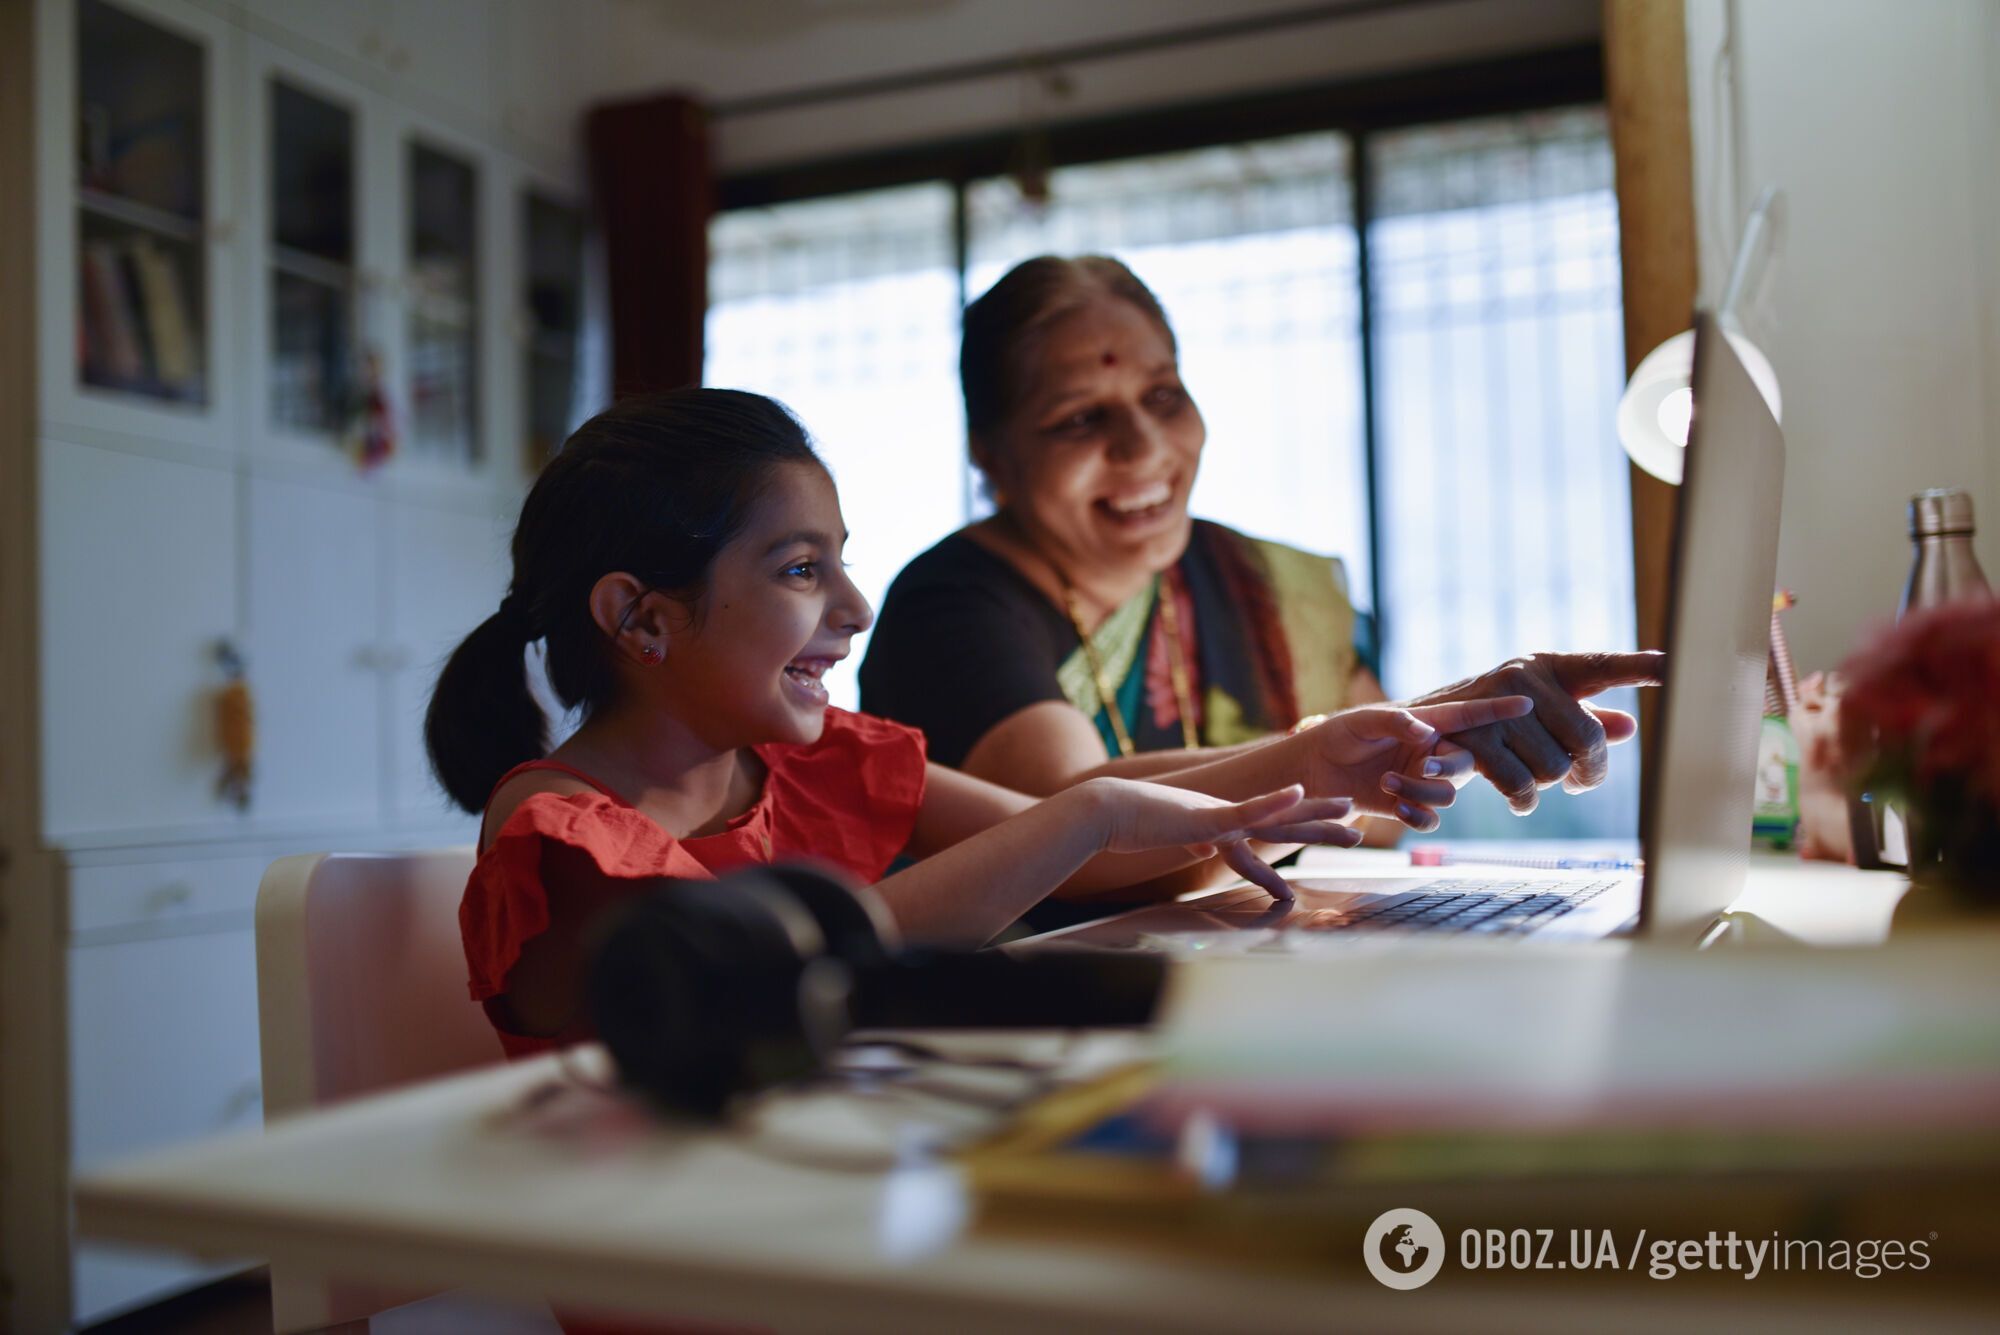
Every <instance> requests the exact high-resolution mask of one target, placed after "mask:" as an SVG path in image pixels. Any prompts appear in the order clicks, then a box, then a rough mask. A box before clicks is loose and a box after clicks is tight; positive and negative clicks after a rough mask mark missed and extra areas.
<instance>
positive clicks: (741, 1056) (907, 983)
mask: <svg viewBox="0 0 2000 1335" xmlns="http://www.w3.org/2000/svg"><path fill="white" fill-rule="evenodd" d="M895 940H896V934H895V928H894V924H893V922H892V921H891V919H890V917H889V914H888V910H887V909H886V908H885V907H884V906H883V904H882V902H881V901H880V900H879V899H877V898H876V897H875V895H874V894H873V892H871V891H868V890H858V889H851V888H849V887H848V886H846V885H845V884H843V883H842V882H840V881H839V880H837V879H835V878H834V877H832V876H829V875H827V874H826V873H824V872H821V871H818V870H815V869H813V868H811V867H803V866H796V865H791V866H784V865H781V866H770V867H753V868H748V869H745V870H743V871H738V872H733V873H731V874H730V875H728V876H724V877H722V878H721V879H719V880H714V881H694V880H673V879H668V878H662V879H661V880H660V881H659V882H658V883H657V885H656V886H655V887H654V888H653V889H651V890H648V891H646V892H645V893H643V894H641V895H638V896H635V897H634V898H633V899H632V900H630V901H628V902H626V903H624V904H621V905H619V906H618V907H617V908H615V909H613V910H611V911H610V912H609V913H607V914H606V917H605V919H604V921H603V923H602V924H601V929H600V931H599V933H598V944H597V947H596V950H595V952H594V954H593V956H592V959H591V964H590V971H589V977H588V981H587V985H586V1000H587V1004H588V1006H589V1009H590V1014H591V1019H592V1021H593V1023H594V1024H595V1025H596V1028H597V1033H598V1036H599V1037H600V1038H601V1039H602V1040H603V1042H604V1045H605V1047H606V1048H607V1049H609V1050H610V1053H611V1056H612V1059H613V1061H615V1062H616V1064H617V1067H618V1072H619V1076H620V1078H621V1080H622V1081H623V1082H624V1083H625V1084H626V1085H627V1086H628V1087H630V1088H632V1089H635V1090H637V1091H639V1092H640V1093H641V1094H643V1095H644V1096H645V1097H646V1098H647V1099H648V1100H649V1101H650V1102H651V1103H652V1104H653V1105H654V1106H655V1107H656V1108H658V1109H660V1110H662V1111H665V1112H670V1113H676V1114H681V1115H692V1116H696V1117H702V1118H710V1119H713V1118H718V1117H720V1116H722V1114H723V1113H725V1112H726V1111H727V1110H728V1108H729V1105H730V1104H731V1103H732V1102H733V1101H734V1100H735V1099H736V1098H738V1097H739V1096H741V1095H746V1094H750V1093H754V1092H755V1091H757V1090H761V1089H766V1088H769V1087H771V1086H773V1085H777V1084H781V1083H784V1082H787V1081H791V1080H796V1079H799V1078H801V1077H804V1076H809V1075H812V1074H814V1073H816V1072H818V1071H819V1070H821V1069H822V1068H823V1066H824V1064H825V1062H826V1060H827V1057H828V1056H829V1054H831V1053H832V1052H833V1050H834V1049H835V1048H837V1047H838V1046H839V1045H840V1043H841V1042H842V1041H843V1040H844V1039H845V1038H846V1036H847V1034H848V1033H849V1032H850V1031H851V1030H853V1029H856V1028H996V1027H998V1028H1027V1027H1044V1026H1064V1027H1067V1026H1077V1025H1091V1026H1108V1025H1140V1024H1145V1023H1147V1022H1149V1021H1150V1020H1151V1019H1152V1016H1153V1012H1154V1009H1155V1006H1156V1004H1157V1002H1158V999H1159V994H1160V990H1161V986H1162V983H1163V982H1164V979H1165V974H1166V962H1165V961H1164V960H1163V959H1161V958H1160V957H1158V956H1153V955H1138V954H1130V955H1128V954H1122V953H1117V954H1114V953H1111V952H1098V951H1083V950H1067V951H1045V952H1040V953H1036V954H1032V955H1025V956H1020V957H1016V956H1011V955H1008V954H1005V953H1003V952H1000V951H996V950H987V951H976V952H962V953H944V952H940V953H935V954H931V953H921V952H908V951H900V950H897V949H896V948H895V947H894V945H893V944H892V943H894V942H895Z"/></svg>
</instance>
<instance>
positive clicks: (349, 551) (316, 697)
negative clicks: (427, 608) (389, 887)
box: [245, 477, 383, 825]
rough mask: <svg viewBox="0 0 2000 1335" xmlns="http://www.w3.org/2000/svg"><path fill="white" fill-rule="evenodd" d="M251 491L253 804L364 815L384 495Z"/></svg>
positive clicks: (373, 738)
mask: <svg viewBox="0 0 2000 1335" xmlns="http://www.w3.org/2000/svg"><path fill="white" fill-rule="evenodd" d="M249 489H250V506H249V514H250V534H249V539H250V540H249V553H250V559H249V561H248V563H247V569H246V578H247V582H248V585H249V602H248V606H249V627H248V632H247V635H246V637H245V638H246V641H247V648H248V657H249V670H250V680H251V681H252V682H254V683H255V684H256V688H257V713H258V718H259V720H260V722H259V727H258V733H257V759H256V774H255V777H254V780H253V783H252V788H251V794H252V795H251V805H250V813H251V814H252V815H253V816H254V817H255V818H256V819H257V820H259V821H277V822H279V823H285V822H288V821H298V822H309V823H314V824H321V823H329V822H345V823H347V824H350V825H354V824H366V823H368V822H369V821H372V820H375V819H378V818H379V817H380V815H381V809H382V808H381V802H382V798H381V793H382V745H381V730H380V727H379V724H378V719H379V717H380V715H379V700H380V695H381V672H380V671H379V670H378V669H379V666H380V663H379V660H380V650H379V645H380V642H381V612H380V608H381V599H382V574H383V562H382V533H381V519H380V504H379V502H378V500H377V499H376V497H375V496H374V495H372V494H371V493H370V491H369V490H368V489H367V488H365V487H357V486H355V485H353V484H352V483H350V484H349V485H347V486H343V487H334V486H321V485H316V484H312V483H298V482H281V481H276V480H273V479H270V478H263V477H252V478H251V479H250V481H249Z"/></svg>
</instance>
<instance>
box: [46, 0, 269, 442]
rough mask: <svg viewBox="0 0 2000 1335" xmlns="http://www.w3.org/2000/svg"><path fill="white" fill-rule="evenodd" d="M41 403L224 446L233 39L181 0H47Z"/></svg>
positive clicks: (127, 427) (97, 422) (228, 391)
mask: <svg viewBox="0 0 2000 1335" xmlns="http://www.w3.org/2000/svg"><path fill="white" fill-rule="evenodd" d="M36 23H37V33H36V41H37V54H38V57H39V60H38V66H37V69H38V73H39V74H40V75H41V76H42V77H43V78H44V79H45V80H46V83H45V84H44V86H43V87H42V88H41V89H40V92H39V96H40V98H41V106H42V109H43V112H44V114H43V115H42V116H41V118H40V120H39V124H38V133H37V143H36V148H37V155H38V156H37V159H36V163H37V179H38V180H39V182H40V187H41V188H40V190H39V192H38V194H39V200H38V207H39V209H40V213H41V229H40V245H41V250H40V254H39V258H38V264H37V268H38V270H39V275H40V290H39V301H38V305H39V311H40V324H39V328H40V332H41V338H40V344H41V348H42V358H41V364H42V376H41V415H42V418H43V420H44V421H45V422H46V423H50V424H60V425H61V426H65V427H70V428H81V429H83V430H88V431H99V432H106V433H115V434H117V435H122V436H136V437H141V438H144V439H148V440H167V441H173V442H176V443H178V444H181V445H184V446H187V447H190V448H193V449H198V450H207V451H212V452H216V453H219V454H225V455H226V454H227V453H229V451H230V450H231V448H232V447H233V438H232V435H231V432H232V428H233V426H234V413H235V407H236V374H235V372H236V358H235V344H234V341H233V340H234V338H235V331H234V315H235V313H236V310H237V293H236V289H235V283H234V277H235V275H234V270H235V259H234V247H235V245H236V242H237V231H238V229H237V219H236V197H235V193H234V188H235V167H236V163H237V156H236V140H235V124H236V121H235V104H236V97H235V80H236V76H237V60H238V50H239V35H238V33H237V31H236V29H235V28H234V27H232V26H231V25H230V24H228V23H226V22H224V21H223V20H222V19H220V18H218V17H217V16H216V15H215V14H213V13H211V12H210V11H208V10H206V9H200V8H197V7H195V6H193V5H191V4H187V3H183V0H143V2H141V0H119V2H118V3H111V2H110V0H43V3H42V4H41V6H40V7H39V8H38V9H37V11H36Z"/></svg>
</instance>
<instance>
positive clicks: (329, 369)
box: [265, 78, 364, 442]
mask: <svg viewBox="0 0 2000 1335" xmlns="http://www.w3.org/2000/svg"><path fill="white" fill-rule="evenodd" d="M268 88H269V116H270V120H269V126H270V131H269V133H270V138H269V144H270V158H269V161H268V164H267V167H268V170H269V172H270V184H269V187H268V188H269V190H270V205H269V215H268V216H269V228H270V234H269V236H268V237H267V238H266V241H267V243H268V245H269V250H268V252H267V253H268V256H269V261H268V262H269V266H270V291H269V295H268V298H267V299H268V301H269V302H270V306H269V312H270V323H269V325H268V337H269V339H270V346H269V348H268V349H267V356H268V358H269V360H268V362H267V377H266V387H265V393H266V396H267V398H268V402H267V404H266V405H265V408H266V412H267V413H268V419H267V420H268V421H269V422H270V424H271V425H272V426H273V427H277V428H280V429H283V430H286V431H293V432H299V433H305V434H311V435H316V436H322V437H324V438H326V439H327V440H328V441H330V442H339V441H340V440H342V439H343V438H344V437H345V436H346V435H347V433H348V432H349V430H350V428H351V427H352V426H353V424H354V423H355V421H356V419H357V418H358V417H359V416H360V414H361V411H362V409H363V407H364V404H363V402H362V399H361V393H360V387H359V385H358V383H357V379H358V374H359V366H358V364H357V358H358V353H357V346H356V337H357V336H356V329H355V272H356V260H357V254H356V251H357V244H356V242H357V239H356V234H355V227H356V210H355V141H356V135H355V118H354V113H353V112H352V111H350V110H348V109H346V108H344V107H341V106H339V105H336V104H335V103H332V102H329V101H326V100H325V99H322V98H319V97H315V96H314V95H313V94H311V93H308V92H306V91H304V90H303V89H301V88H298V87H296V86H294V85H293V84H291V83H288V82H286V81H285V80H283V79H278V78H273V79H272V80H271V81H270V82H269V84H268Z"/></svg>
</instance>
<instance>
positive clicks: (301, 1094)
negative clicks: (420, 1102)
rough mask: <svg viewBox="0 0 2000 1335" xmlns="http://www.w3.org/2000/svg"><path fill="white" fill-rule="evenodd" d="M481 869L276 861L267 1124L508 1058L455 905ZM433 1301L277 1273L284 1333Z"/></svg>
mask: <svg viewBox="0 0 2000 1335" xmlns="http://www.w3.org/2000/svg"><path fill="white" fill-rule="evenodd" d="M472 863H473V852H472V850H471V849H470V848H448V849H439V850H435V851H427V852H417V853H392V854H377V853H307V854H302V855H300V856H297V857H289V858H282V859H280V860H279V861H277V862H274V863H272V864H271V867H270V869H269V870H268V871H266V872H265V873H264V880H263V883H262V885H261V886H260V887H259V888H258V891H257V1020H258V1024H259V1027H260V1030H261V1038H260V1041H261V1045H262V1048H263V1059H264V1117H265V1120H266V1121H267V1122H268V1121H275V1120H277V1119H280V1118H283V1117H286V1116H290V1115H292V1114H295V1113H300V1112H305V1111H308V1110H310V1109H313V1108H320V1107H324V1106H326V1105H328V1104H331V1103H338V1102H340V1101H341V1100H343V1099H350V1098H355V1097H358V1096H360V1095H364V1094H373V1093H377V1092H379V1091H382V1090H386V1089H391V1088H394V1087H395V1086H397V1085H404V1084H410V1083H413V1082H415V1081H419V1080H427V1079H430V1078H432V1077H434V1076H441V1075H449V1074H451V1073H452V1072H454V1071H461V1070H465V1069H467V1068H468V1067H474V1066H483V1065H486V1064H488V1063H491V1062H496V1061H500V1060H501V1059H502V1058H503V1056H504V1054H503V1053H502V1052H501V1049H500V1040H499V1039H498V1038H497V1037H496V1036H495V1035H494V1033H493V1029H492V1026H491V1025H489V1024H488V1023H487V1021H486V1016H485V1013H484V1012H483V1011H482V1010H481V1009H480V1007H479V1005H478V1003H476V1002H474V1001H472V1000H471V999H470V998H469V997H468V996H467V995H466V990H465V978H466V968H465V950H464V947H463V946H462V945H461V944H460V939H459V931H458V903H459V900H460V898H462V897H463V895H464V894H465V881H466V877H467V876H469V875H470V874H471V872H472ZM426 1296H427V1295H426V1294H424V1293H401V1292H388V1291H384V1290H381V1289H375V1288H367V1287H363V1286H359V1285H350V1284H346V1283H338V1282H329V1281H327V1280H325V1279H323V1278H322V1277H321V1276H318V1275H312V1274H303V1273H300V1272H298V1271H297V1270H294V1269H289V1268H287V1267H284V1266H279V1265H274V1266H272V1267H271V1309H272V1326H273V1329H274V1331H275V1332H276V1335H290V1333H291V1332H294V1331H303V1330H320V1329H324V1328H326V1327H329V1326H335V1325H339V1324H341V1323H344V1322H360V1323H365V1322H366V1321H367V1319H368V1318H369V1317H370V1316H373V1315H374V1314H376V1313H378V1312H382V1311H386V1310H387V1309H389V1308H391V1307H397V1306H401V1305H403V1304H405V1303H409V1302H413V1301H415V1300H417V1299H419V1298H423V1297H426Z"/></svg>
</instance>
